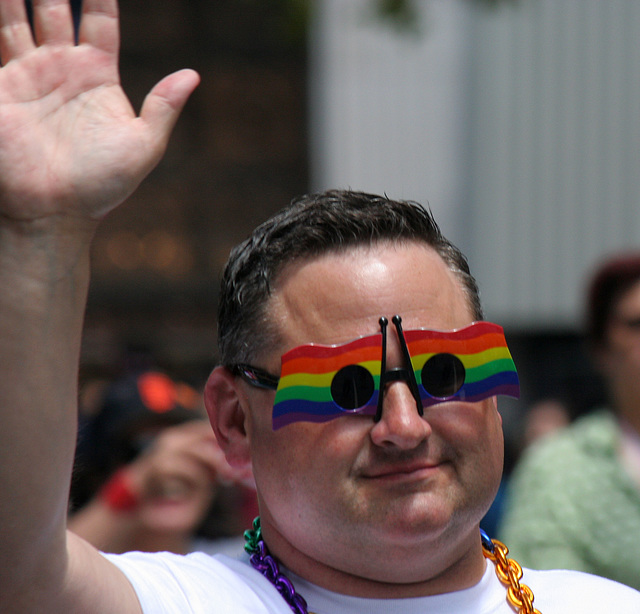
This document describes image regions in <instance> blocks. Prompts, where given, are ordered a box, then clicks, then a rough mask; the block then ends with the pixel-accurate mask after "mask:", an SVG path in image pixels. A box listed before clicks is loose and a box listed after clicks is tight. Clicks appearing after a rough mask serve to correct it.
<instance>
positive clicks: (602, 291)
mask: <svg viewBox="0 0 640 614" xmlns="http://www.w3.org/2000/svg"><path fill="white" fill-rule="evenodd" d="M637 281H640V252H627V253H622V254H617V255H615V256H611V257H610V258H608V259H607V260H606V261H604V262H603V263H602V264H601V265H600V266H599V267H598V268H597V269H596V271H595V273H594V275H593V277H592V279H591V282H590V285H589V289H588V292H587V313H586V337H587V342H588V344H589V346H590V347H591V348H592V349H598V348H601V347H603V346H604V345H606V341H607V340H606V335H607V326H608V325H609V323H610V321H611V318H612V317H613V312H614V310H615V308H616V306H617V304H618V301H619V300H620V298H621V297H622V295H623V294H624V293H625V292H626V291H627V290H628V289H629V288H631V286H633V285H634V284H635V283H636V282H637Z"/></svg>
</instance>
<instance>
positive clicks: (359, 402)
mask: <svg viewBox="0 0 640 614" xmlns="http://www.w3.org/2000/svg"><path fill="white" fill-rule="evenodd" d="M374 389H375V384H374V381H373V375H371V373H369V371H367V370H366V369H365V368H364V367H361V366H360V365H349V366H347V367H342V369H340V371H338V372H337V373H336V374H335V375H334V376H333V381H332V382H331V396H332V397H333V400H334V401H335V402H336V403H337V404H338V405H339V406H340V407H341V408H342V409H347V410H353V409H358V408H359V407H362V406H363V405H366V404H367V401H369V399H370V398H371V397H372V396H373V391H374Z"/></svg>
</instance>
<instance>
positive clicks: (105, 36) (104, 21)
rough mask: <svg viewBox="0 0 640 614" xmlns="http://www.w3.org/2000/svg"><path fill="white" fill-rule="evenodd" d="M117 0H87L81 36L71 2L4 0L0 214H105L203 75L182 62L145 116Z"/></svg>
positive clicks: (144, 167) (145, 166) (154, 154)
mask: <svg viewBox="0 0 640 614" xmlns="http://www.w3.org/2000/svg"><path fill="white" fill-rule="evenodd" d="M118 51H119V23H118V7H117V1H116V0H84V1H83V9H82V16H81V22H80V28H79V32H78V41H77V44H76V41H75V36H74V29H73V21H72V15H71V8H70V6H69V2H68V0H33V33H32V30H31V27H30V24H29V22H28V19H27V12H26V9H25V5H24V0H1V1H0V62H1V63H2V67H1V68H0V219H3V220H4V223H11V222H12V221H21V222H29V221H33V220H36V219H40V220H43V219H44V218H49V219H56V218H59V217H60V216H63V217H64V216H73V217H74V218H84V219H85V220H87V219H99V218H100V217H101V216H102V215H104V214H105V213H107V212H108V211H109V210H110V209H112V208H113V207H115V206H116V205H118V204H119V203H120V202H122V201H123V200H124V199H125V198H126V197H127V196H129V195H130V194H131V192H133V190H135V188H136V187H137V186H138V185H139V183H140V182H141V181H142V180H143V179H144V177H145V176H146V175H147V174H148V173H149V172H150V171H151V169H153V167H154V166H155V165H156V164H157V163H158V161H159V160H160V158H161V157H162V155H163V153H164V150H165V147H166V144H167V141H168V138H169V134H170V132H171V130H172V128H173V126H174V124H175V122H176V120H177V118H178V115H179V114H180V111H181V110H182V107H183V106H184V104H185V103H186V101H187V99H188V97H189V95H190V94H191V92H192V91H193V90H194V88H195V87H196V86H197V84H198V81H199V77H198V75H197V74H196V73H195V72H194V71H191V70H182V71H179V72H177V73H174V74H172V75H169V76H168V77H165V78H164V79H163V80H162V81H160V82H159V83H158V84H157V85H156V86H155V87H154V88H153V89H152V90H151V92H150V93H149V94H148V95H147V97H146V99H145V101H144V104H143V106H142V110H141V113H140V116H139V117H137V116H136V114H135V112H134V110H133V109H132V107H131V104H130V103H129V100H128V99H127V96H126V95H125V93H124V92H123V91H122V88H121V86H120V78H119V73H118Z"/></svg>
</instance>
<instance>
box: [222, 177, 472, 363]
mask: <svg viewBox="0 0 640 614" xmlns="http://www.w3.org/2000/svg"><path fill="white" fill-rule="evenodd" d="M385 241H389V242H400V243H406V242H412V241H413V242H417V243H424V244H426V245H428V246H430V247H432V248H433V249H434V250H435V251H436V252H437V253H438V254H439V255H440V257H441V258H442V259H443V261H444V262H445V264H446V265H447V266H448V267H449V269H450V270H451V271H452V272H453V273H454V274H455V275H456V277H457V278H458V279H459V280H460V282H461V286H462V288H463V290H464V291H465V293H466V295H467V298H468V301H469V306H470V309H471V312H472V315H473V318H474V319H475V320H481V319H482V318H483V314H482V307H481V304H480V297H479V292H478V286H477V284H476V281H475V279H474V278H473V277H472V275H471V273H470V271H469V265H468V263H467V259H466V258H465V256H464V255H463V254H462V252H461V251H460V250H459V249H458V248H457V247H455V246H454V245H453V244H452V243H451V242H450V241H449V240H448V239H446V238H445V237H444V235H443V234H442V232H441V231H440V228H439V227H438V225H437V223H436V222H435V220H434V219H433V216H432V215H431V213H430V211H428V210H427V209H425V208H424V207H423V206H422V205H420V204H418V203H415V202H411V201H397V200H391V199H389V198H387V197H386V196H376V195H374V194H366V193H363V192H354V191H342V190H330V191H327V192H321V193H316V194H309V195H306V196H302V197H299V198H297V199H294V200H293V201H292V202H291V204H290V205H289V206H288V207H286V208H285V209H283V210H282V211H280V212H279V213H277V214H276V215H274V216H273V217H272V218H270V219H269V220H267V221H266V222H264V223H263V224H261V225H260V226H258V227H257V228H256V229H255V230H254V232H253V233H252V234H251V235H250V236H249V238H247V239H246V240H245V241H243V242H242V243H240V244H239V245H238V246H236V247H235V248H234V249H233V250H232V251H231V254H230V256H229V260H228V262H227V265H226V267H225V270H224V273H223V277H222V283H221V289H220V302H219V308H218V345H219V352H220V362H221V363H222V364H223V365H225V366H228V367H230V366H232V365H234V364H237V363H243V362H251V361H252V360H253V359H254V358H255V357H256V356H260V355H261V353H262V352H264V351H265V350H268V349H270V348H272V347H273V345H274V344H276V343H277V342H278V331H277V330H275V326H274V325H273V324H272V323H271V322H270V321H269V318H268V303H269V297H270V295H271V292H272V288H273V285H274V283H275V280H276V279H277V277H278V275H279V273H280V272H281V271H282V269H283V268H284V267H285V266H286V265H288V264H291V263H292V262H295V261H298V260H301V259H305V258H312V257H317V256H320V255H322V254H326V253H330V252H341V251H344V250H347V249H350V248H352V247H356V246H360V245H373V244H375V243H378V242H385Z"/></svg>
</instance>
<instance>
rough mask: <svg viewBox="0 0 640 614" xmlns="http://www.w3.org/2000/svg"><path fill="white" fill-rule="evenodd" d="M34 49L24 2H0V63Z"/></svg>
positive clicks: (8, 0)
mask: <svg viewBox="0 0 640 614" xmlns="http://www.w3.org/2000/svg"><path fill="white" fill-rule="evenodd" d="M33 47H34V42H33V36H32V34H31V26H30V25H29V20H28V19H27V10H26V8H25V4H24V0H0V63H2V64H3V65H4V64H6V63H7V62H9V60H11V59H13V58H15V57H17V56H19V55H22V54H23V53H26V52H27V51H30V50H31V49H33Z"/></svg>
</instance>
